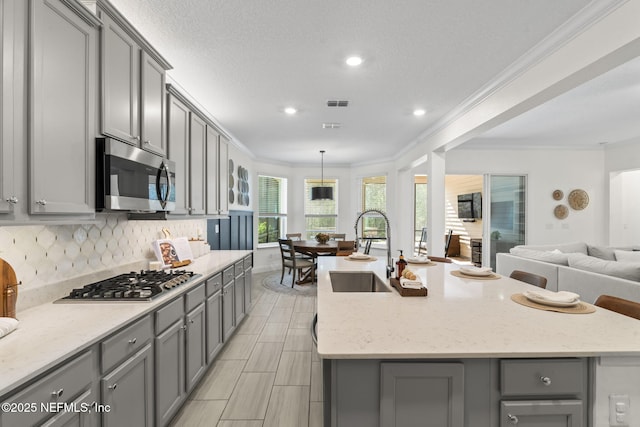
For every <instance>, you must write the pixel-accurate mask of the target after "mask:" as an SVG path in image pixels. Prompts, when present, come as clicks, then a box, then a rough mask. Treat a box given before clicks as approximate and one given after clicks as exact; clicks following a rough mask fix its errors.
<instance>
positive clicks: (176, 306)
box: [156, 297, 184, 335]
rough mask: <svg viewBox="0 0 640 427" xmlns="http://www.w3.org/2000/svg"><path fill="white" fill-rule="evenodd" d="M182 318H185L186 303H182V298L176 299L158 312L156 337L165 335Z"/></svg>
mask: <svg viewBox="0 0 640 427" xmlns="http://www.w3.org/2000/svg"><path fill="white" fill-rule="evenodd" d="M182 316H184V302H183V301H182V297H180V298H176V299H175V300H173V301H171V302H170V303H169V304H167V305H165V306H164V307H162V308H161V309H159V310H158V311H156V335H160V334H161V333H163V332H164V331H165V330H166V329H167V328H168V327H169V326H171V325H173V324H174V323H175V322H177V321H178V319H180V318H181V317H182Z"/></svg>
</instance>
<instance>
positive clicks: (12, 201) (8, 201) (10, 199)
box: [6, 196, 18, 205]
mask: <svg viewBox="0 0 640 427" xmlns="http://www.w3.org/2000/svg"><path fill="white" fill-rule="evenodd" d="M6 202H7V203H11V204H12V205H15V204H17V203H18V198H17V197H16V196H11V197H9V198H8V199H7V200H6Z"/></svg>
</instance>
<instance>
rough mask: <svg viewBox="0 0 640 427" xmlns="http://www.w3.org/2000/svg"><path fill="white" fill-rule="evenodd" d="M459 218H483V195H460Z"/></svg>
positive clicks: (477, 193) (478, 193)
mask: <svg viewBox="0 0 640 427" xmlns="http://www.w3.org/2000/svg"><path fill="white" fill-rule="evenodd" d="M458 218H460V219H478V218H482V193H480V192H476V193H468V194H459V195H458Z"/></svg>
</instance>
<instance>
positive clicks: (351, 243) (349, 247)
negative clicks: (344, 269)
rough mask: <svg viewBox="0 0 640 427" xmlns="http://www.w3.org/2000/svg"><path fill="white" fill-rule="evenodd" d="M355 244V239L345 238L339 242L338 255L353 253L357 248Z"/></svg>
mask: <svg viewBox="0 0 640 427" xmlns="http://www.w3.org/2000/svg"><path fill="white" fill-rule="evenodd" d="M355 245H356V242H355V240H344V241H340V242H338V252H336V256H348V255H351V254H352V253H353V251H354V250H355Z"/></svg>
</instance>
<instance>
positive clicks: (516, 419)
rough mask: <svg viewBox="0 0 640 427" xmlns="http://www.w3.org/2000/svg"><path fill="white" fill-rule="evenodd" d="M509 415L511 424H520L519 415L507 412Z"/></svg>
mask: <svg viewBox="0 0 640 427" xmlns="http://www.w3.org/2000/svg"><path fill="white" fill-rule="evenodd" d="M507 417H508V418H509V421H511V424H518V417H516V416H515V415H511V414H507Z"/></svg>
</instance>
